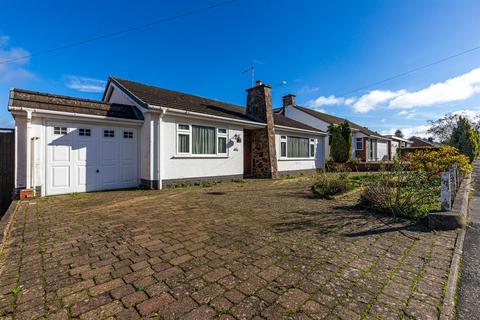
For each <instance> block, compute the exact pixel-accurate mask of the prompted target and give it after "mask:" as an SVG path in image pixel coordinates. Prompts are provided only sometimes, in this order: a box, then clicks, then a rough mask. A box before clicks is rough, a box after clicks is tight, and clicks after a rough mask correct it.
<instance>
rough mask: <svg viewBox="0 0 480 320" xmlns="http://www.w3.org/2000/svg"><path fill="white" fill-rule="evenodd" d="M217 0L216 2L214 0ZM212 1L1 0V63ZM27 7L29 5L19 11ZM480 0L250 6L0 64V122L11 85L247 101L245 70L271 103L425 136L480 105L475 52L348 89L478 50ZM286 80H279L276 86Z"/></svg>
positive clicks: (5, 122)
mask: <svg viewBox="0 0 480 320" xmlns="http://www.w3.org/2000/svg"><path fill="white" fill-rule="evenodd" d="M217 2H218V1H217ZM214 3H216V1H210V0H209V1H202V2H200V1H175V2H174V1H169V2H167V1H153V0H152V1H135V2H134V1H126V0H121V1H118V0H117V1H80V2H71V1H41V2H40V1H33V0H31V1H27V0H26V1H22V2H18V1H7V2H6V3H3V4H2V10H1V12H0V21H1V24H0V61H2V60H6V59H11V58H15V57H19V56H23V55H25V54H28V53H35V52H38V51H42V50H44V49H49V48H51V47H57V46H59V45H63V44H67V43H70V42H75V41H78V40H83V39H86V38H90V37H93V36H97V35H99V34H104V33H109V32H112V31H116V30H119V29H124V28H128V27H132V26H136V25H138V24H143V23H146V22H149V21H153V20H158V19H161V18H164V17H169V16H173V15H176V14H180V13H183V12H185V11H190V10H193V9H198V8H201V7H204V6H207V5H210V4H214ZM26 8H28V9H26ZM479 16H480V2H478V1H473V0H472V1H434V0H430V1H428V0H423V1H418V0H415V1H413V0H402V1H393V0H392V1H382V0H378V1H354V0H351V1H346V0H344V1H295V2H294V1H287V0H283V1H281V0H277V1H273V0H271V1H253V0H239V1H237V2H235V3H233V4H230V5H227V6H224V7H221V8H217V9H214V10H211V11H208V12H203V13H201V14H198V15H194V16H189V17H185V18H182V19H179V20H176V21H172V22H168V23H165V24H160V25H156V26H153V27H151V28H148V29H143V30H139V31H136V32H132V33H128V34H123V35H119V36H115V37H112V38H109V39H104V40H101V41H97V42H93V43H89V44H86V45H83V46H78V47H74V48H69V49H66V50H61V51H57V52H53V53H51V54H46V55H40V56H34V57H32V58H30V59H26V60H22V61H17V62H15V63H10V64H6V65H2V64H0V126H12V125H13V122H12V118H11V116H10V114H9V113H8V111H7V103H8V90H9V88H11V87H20V88H25V89H32V90H38V91H46V92H51V93H58V94H66V95H72V96H79V97H87V98H94V99H97V98H100V97H101V93H100V92H99V91H100V90H101V88H102V86H103V85H104V81H105V80H106V79H107V78H108V76H109V75H114V76H117V77H121V78H126V79H131V80H136V81H140V82H145V83H149V84H153V85H158V86H160V87H165V88H169V89H173V90H179V91H184V92H188V93H192V94H198V95H201V96H206V97H211V98H215V99H220V100H224V101H228V102H233V103H236V104H239V105H244V104H245V100H246V93H245V89H246V88H247V87H249V86H250V84H251V80H250V76H249V75H248V74H242V73H241V72H242V70H243V69H245V68H247V67H248V66H249V65H251V64H252V63H253V64H254V65H255V68H256V78H257V79H261V80H263V82H265V83H268V84H270V85H272V87H273V97H274V105H276V106H279V105H280V101H281V96H282V95H283V94H286V93H294V94H297V99H298V101H299V103H300V104H302V105H306V106H310V107H312V108H315V109H317V110H324V111H326V112H328V113H332V114H335V115H338V116H343V117H348V118H349V119H351V120H352V121H356V122H358V123H361V124H363V125H365V126H368V127H370V128H372V129H374V130H378V131H380V132H383V133H389V132H391V131H393V130H395V129H397V128H401V129H403V130H404V131H405V132H406V133H407V134H409V133H422V132H423V131H425V129H426V124H427V120H428V119H436V118H438V117H440V116H441V115H443V114H445V113H448V112H453V111H458V110H467V112H468V113H469V114H474V113H476V112H477V111H480V69H477V68H480V50H477V51H474V52H472V53H469V54H466V55H463V56H461V57H459V58H456V59H452V60H449V61H447V62H445V63H442V64H438V65H435V66H433V67H430V68H427V69H424V70H421V71H419V72H415V73H412V74H410V75H408V76H405V77H401V78H399V79H395V80H394V81H390V82H387V83H384V84H382V85H378V86H374V87H371V88H368V89H364V90H361V91H356V92H354V93H350V94H344V93H346V92H350V91H351V90H353V89H356V88H358V87H362V86H364V85H366V84H369V83H372V82H375V81H378V80H382V79H384V78H388V77H390V76H392V75H395V74H398V73H401V72H404V71H407V70H410V69H413V68H416V67H418V66H421V65H424V64H427V63H430V62H432V61H435V60H437V59H441V58H443V57H445V56H449V55H452V54H455V53H457V52H460V51H463V50H466V49H469V48H472V47H475V46H478V45H480V29H479V28H478V19H479ZM284 82H286V84H284Z"/></svg>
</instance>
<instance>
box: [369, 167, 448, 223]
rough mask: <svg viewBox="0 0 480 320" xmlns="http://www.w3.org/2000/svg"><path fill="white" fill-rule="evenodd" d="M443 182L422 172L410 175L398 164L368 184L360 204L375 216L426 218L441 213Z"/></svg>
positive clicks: (413, 172)
mask: <svg viewBox="0 0 480 320" xmlns="http://www.w3.org/2000/svg"><path fill="white" fill-rule="evenodd" d="M439 203H440V181H439V179H438V178H437V179H432V178H431V177H430V178H429V176H428V175H427V173H425V172H423V171H408V170H406V168H405V167H404V166H403V165H402V164H400V163H396V164H395V165H394V167H393V169H392V171H389V172H381V173H380V174H378V176H377V177H376V178H375V179H372V180H371V181H368V182H365V188H364V189H363V191H362V194H361V204H362V205H363V206H364V207H366V208H368V209H370V210H373V211H375V212H381V213H387V214H392V215H393V216H403V217H406V218H410V219H421V218H424V217H425V216H426V215H427V214H428V213H430V212H432V211H434V210H438V209H439Z"/></svg>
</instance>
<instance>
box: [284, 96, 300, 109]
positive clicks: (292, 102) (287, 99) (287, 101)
mask: <svg viewBox="0 0 480 320" xmlns="http://www.w3.org/2000/svg"><path fill="white" fill-rule="evenodd" d="M295 98H296V96H295V95H294V94H287V95H286V96H283V98H282V101H283V106H284V107H286V106H296V105H297V102H296V99H295Z"/></svg>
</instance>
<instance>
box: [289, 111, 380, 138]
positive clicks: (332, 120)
mask: <svg viewBox="0 0 480 320" xmlns="http://www.w3.org/2000/svg"><path fill="white" fill-rule="evenodd" d="M291 107H293V108H296V109H298V110H300V111H303V112H305V113H307V114H309V115H311V116H312V117H315V118H317V119H320V120H322V121H325V122H327V123H331V124H337V125H340V124H342V123H343V122H344V121H347V122H348V123H349V124H350V127H351V128H353V129H356V130H358V131H360V132H361V133H363V134H365V135H367V136H374V137H380V138H385V139H388V138H386V137H384V136H382V135H381V134H380V133H378V132H375V131H372V130H370V129H368V128H367V127H363V126H361V125H359V124H356V123H354V122H351V121H350V120H347V119H344V118H340V117H336V116H332V115H331V114H327V113H323V112H320V111H315V110H312V109H309V108H305V107H302V106H298V105H292V106H291ZM282 109H283V108H282Z"/></svg>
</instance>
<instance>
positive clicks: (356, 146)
mask: <svg viewBox="0 0 480 320" xmlns="http://www.w3.org/2000/svg"><path fill="white" fill-rule="evenodd" d="M358 140H360V142H361V143H362V148H361V149H360V148H358ZM364 148H365V146H364V143H363V138H355V150H363V149H364Z"/></svg>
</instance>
